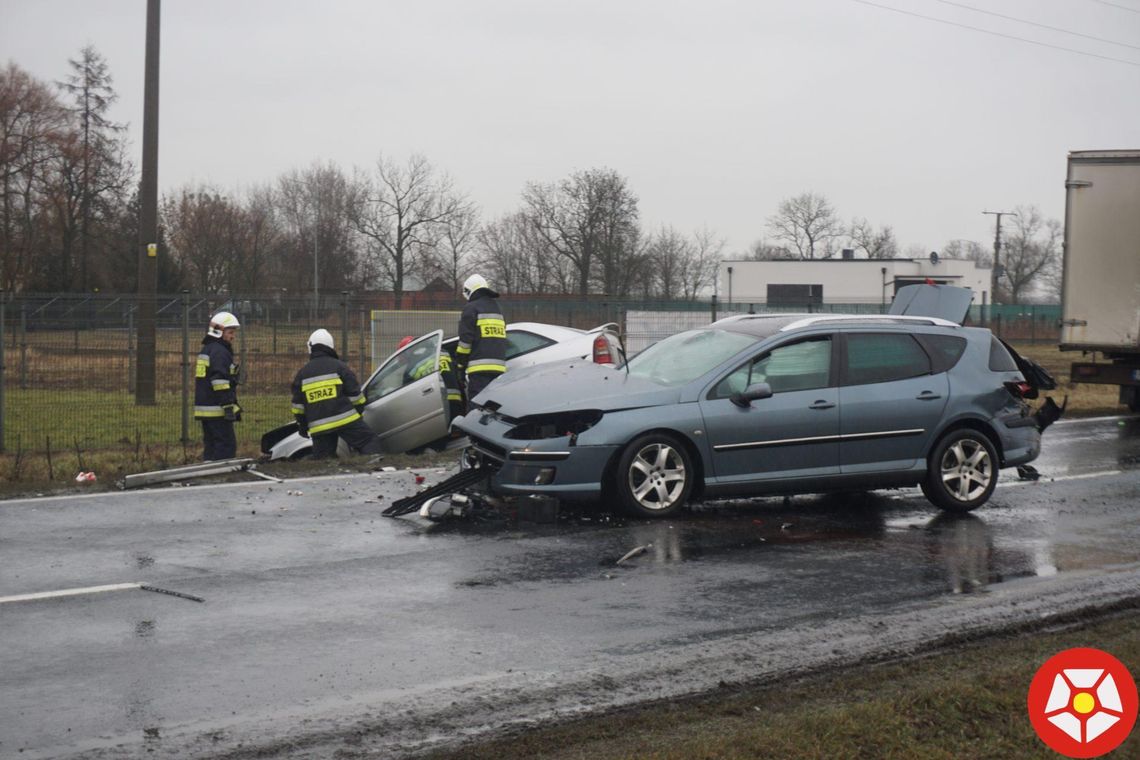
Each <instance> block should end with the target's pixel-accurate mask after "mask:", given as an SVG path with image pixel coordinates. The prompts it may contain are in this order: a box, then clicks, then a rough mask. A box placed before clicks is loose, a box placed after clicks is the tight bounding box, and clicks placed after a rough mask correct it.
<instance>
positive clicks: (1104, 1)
mask: <svg viewBox="0 0 1140 760" xmlns="http://www.w3.org/2000/svg"><path fill="white" fill-rule="evenodd" d="M1093 2H1094V3H1100V4H1101V5H1107V6H1109V7H1111V8H1119V9H1120V10H1122V11H1128V12H1129V13H1140V10H1136V9H1135V8H1129V7H1128V6H1127V5H1121V4H1120V3H1110V2H1108V0H1093Z"/></svg>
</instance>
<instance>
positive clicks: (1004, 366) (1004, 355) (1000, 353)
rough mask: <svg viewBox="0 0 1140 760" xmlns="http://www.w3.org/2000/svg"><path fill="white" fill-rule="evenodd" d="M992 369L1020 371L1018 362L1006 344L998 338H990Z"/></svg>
mask: <svg viewBox="0 0 1140 760" xmlns="http://www.w3.org/2000/svg"><path fill="white" fill-rule="evenodd" d="M990 371H991V372H1018V371H1019V370H1018V368H1017V362H1015V361H1014V360H1013V357H1012V356H1010V355H1009V351H1006V350H1005V346H1003V345H1002V344H1001V341H1000V340H998V339H997V338H990Z"/></svg>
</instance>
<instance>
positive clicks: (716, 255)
mask: <svg viewBox="0 0 1140 760" xmlns="http://www.w3.org/2000/svg"><path fill="white" fill-rule="evenodd" d="M726 245H728V243H727V241H726V240H725V239H724V238H723V237H720V236H719V235H717V234H716V233H715V232H713V231H712V230H710V229H709V228H708V227H702V228H701V229H699V230H697V231H696V232H695V233H693V243H692V254H693V255H692V256H690V257H689V258H688V260H687V261H685V262H684V263H683V265H682V267H681V295H683V296H684V297H685V299H686V300H689V301H693V300H696V298H697V297H698V296H699V295H700V294H701V293H702V292H703V291H705V290H707V289H709V288H711V287H712V286H713V283H714V281H715V280H716V270H717V266H718V265H719V264H720V260H721V258H722V257H723V255H724V249H725V246H726Z"/></svg>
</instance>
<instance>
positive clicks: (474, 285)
mask: <svg viewBox="0 0 1140 760" xmlns="http://www.w3.org/2000/svg"><path fill="white" fill-rule="evenodd" d="M463 297H464V298H466V299H467V305H466V306H465V307H463V314H461V315H460V317H459V346H458V347H457V348H456V349H455V364H456V367H455V370H456V373H457V374H459V375H465V376H466V379H467V405H468V408H470V406H471V401H472V399H474V398H475V397H476V396H478V395H479V394H480V393H481V392H482V391H483V389H484V388H486V387H487V386H488V385H490V384H491V381H492V380H494V379H495V378H496V377H498V376H499V375H501V374H503V373H504V372H506V371H507V322H506V320H505V319H503V310H502V309H500V308H499V302H498V301H497V300H496V299H497V298H498V297H499V294H498V293H496V292H495V291H493V290H491V286H490V285H488V284H487V281H486V280H485V279H483V276H482V275H478V274H473V275H471V276H470V277H468V278H467V279H466V280H465V281H464V282H463Z"/></svg>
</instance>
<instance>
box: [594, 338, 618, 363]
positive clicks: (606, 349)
mask: <svg viewBox="0 0 1140 760" xmlns="http://www.w3.org/2000/svg"><path fill="white" fill-rule="evenodd" d="M615 361H616V357H615V356H614V355H613V351H612V350H611V349H610V341H609V339H608V338H606V336H605V335H599V336H597V337H596V338H594V364H614V363H615Z"/></svg>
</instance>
